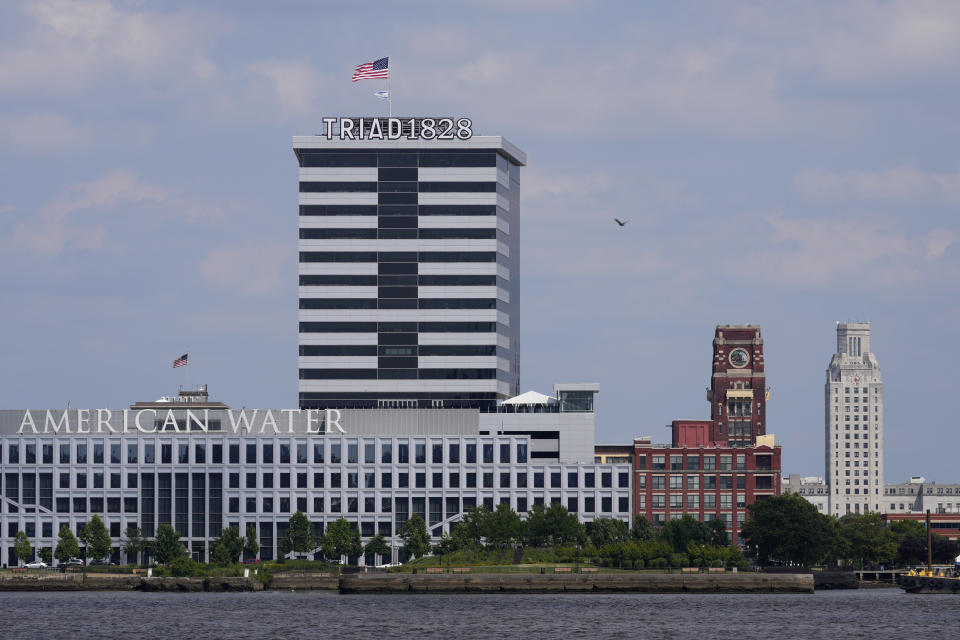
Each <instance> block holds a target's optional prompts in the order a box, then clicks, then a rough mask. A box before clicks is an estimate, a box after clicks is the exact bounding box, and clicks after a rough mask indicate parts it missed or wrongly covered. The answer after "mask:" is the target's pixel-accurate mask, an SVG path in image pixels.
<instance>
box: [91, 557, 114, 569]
mask: <svg viewBox="0 0 960 640" xmlns="http://www.w3.org/2000/svg"><path fill="white" fill-rule="evenodd" d="M111 564H112V563H111V562H110V561H109V560H101V559H100V558H94V559H93V560H91V561H90V566H91V567H108V566H110V565H111Z"/></svg>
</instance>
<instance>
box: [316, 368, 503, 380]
mask: <svg viewBox="0 0 960 640" xmlns="http://www.w3.org/2000/svg"><path fill="white" fill-rule="evenodd" d="M496 378H497V369H415V368H398V369H300V379H301V380H495V379H496Z"/></svg>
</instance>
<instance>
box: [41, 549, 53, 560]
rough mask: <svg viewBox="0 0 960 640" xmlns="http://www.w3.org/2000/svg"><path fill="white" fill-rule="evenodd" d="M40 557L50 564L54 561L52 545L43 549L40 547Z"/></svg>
mask: <svg viewBox="0 0 960 640" xmlns="http://www.w3.org/2000/svg"><path fill="white" fill-rule="evenodd" d="M40 559H41V560H43V561H44V562H46V563H47V564H50V563H51V562H53V549H51V548H50V547H43V548H42V549H40Z"/></svg>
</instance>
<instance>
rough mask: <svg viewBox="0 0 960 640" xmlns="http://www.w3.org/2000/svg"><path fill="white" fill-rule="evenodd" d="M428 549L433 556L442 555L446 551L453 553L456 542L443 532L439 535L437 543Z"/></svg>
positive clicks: (446, 552)
mask: <svg viewBox="0 0 960 640" xmlns="http://www.w3.org/2000/svg"><path fill="white" fill-rule="evenodd" d="M430 550H431V551H432V552H433V555H435V556H442V555H446V554H448V553H453V552H454V551H456V550H457V543H456V542H455V541H454V539H453V538H452V537H451V536H448V535H447V534H443V535H442V536H440V541H439V542H437V544H435V545H433V546H432V547H431V548H430Z"/></svg>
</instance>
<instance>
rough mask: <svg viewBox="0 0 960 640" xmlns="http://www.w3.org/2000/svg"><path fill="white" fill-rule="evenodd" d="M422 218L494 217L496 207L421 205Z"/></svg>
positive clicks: (481, 205) (480, 205)
mask: <svg viewBox="0 0 960 640" xmlns="http://www.w3.org/2000/svg"><path fill="white" fill-rule="evenodd" d="M420 215H422V216H495V215H497V207H496V205H493V204H422V205H420Z"/></svg>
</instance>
